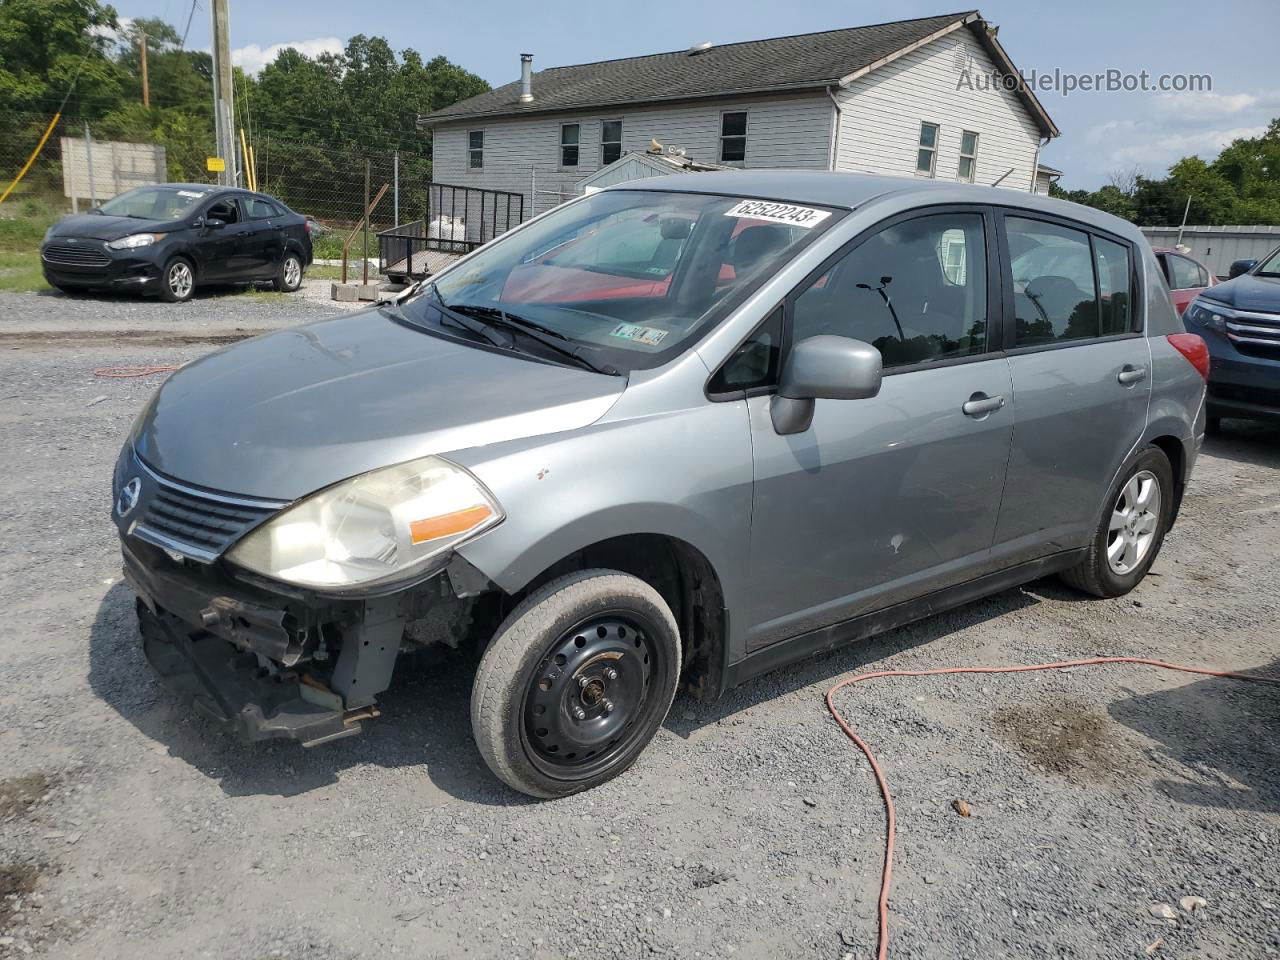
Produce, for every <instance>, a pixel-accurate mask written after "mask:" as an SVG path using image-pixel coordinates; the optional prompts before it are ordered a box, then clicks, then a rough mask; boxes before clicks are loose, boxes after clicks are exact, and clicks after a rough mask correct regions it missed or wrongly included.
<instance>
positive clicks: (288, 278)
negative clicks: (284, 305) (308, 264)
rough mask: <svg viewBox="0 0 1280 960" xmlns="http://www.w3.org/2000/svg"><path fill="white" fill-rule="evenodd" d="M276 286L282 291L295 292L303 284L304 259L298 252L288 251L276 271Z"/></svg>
mask: <svg viewBox="0 0 1280 960" xmlns="http://www.w3.org/2000/svg"><path fill="white" fill-rule="evenodd" d="M274 286H275V288H276V289H277V290H279V291H280V292H281V293H293V291H295V290H297V289H298V288H299V287H300V286H302V259H301V258H300V257H299V256H298V255H297V254H296V253H286V254H285V255H284V259H283V260H281V261H280V269H279V270H278V271H277V272H276V278H275V281H274Z"/></svg>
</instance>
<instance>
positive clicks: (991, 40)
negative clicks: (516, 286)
mask: <svg viewBox="0 0 1280 960" xmlns="http://www.w3.org/2000/svg"><path fill="white" fill-rule="evenodd" d="M996 32H997V30H996V28H994V27H992V26H990V25H989V24H988V23H987V22H986V21H985V20H983V19H982V17H981V15H980V14H979V13H978V12H977V11H971V12H968V13H960V14H949V15H946V16H939V17H927V18H923V19H918V20H903V21H897V22H894V23H883V24H875V25H872V26H865V27H851V28H848V29H843V30H828V31H824V32H822V33H809V34H802V35H799V36H791V37H778V38H775V39H771V40H753V41H749V42H745V43H732V44H724V45H721V46H712V45H709V44H703V45H700V46H697V47H694V48H692V49H690V50H682V51H678V52H674V53H659V54H653V55H651V56H644V57H629V58H626V59H622V60H606V61H602V62H598V63H586V64H579V65H577V66H568V67H552V68H550V69H547V70H542V71H539V72H537V73H534V72H532V66H531V65H532V59H533V58H532V56H530V55H529V54H524V55H522V57H521V60H522V62H523V76H522V78H521V80H518V81H515V82H513V83H509V84H507V85H505V86H502V87H498V88H497V89H494V90H490V91H489V92H487V93H483V94H480V95H479V96H476V97H471V98H470V99H468V100H463V101H460V102H459V103H456V104H453V105H452V106H450V107H446V108H445V109H443V110H438V111H436V112H435V113H431V114H427V115H426V116H423V117H421V118H420V120H419V122H420V123H421V124H423V125H425V126H429V127H431V128H432V129H433V131H434V146H433V158H434V163H433V179H434V180H435V181H436V182H437V183H447V184H457V185H462V186H470V187H481V188H485V189H491V190H505V191H510V192H512V193H518V194H522V195H523V196H524V197H525V201H526V202H525V207H524V209H525V210H526V211H527V213H526V215H530V214H531V213H533V212H541V211H542V210H545V209H547V208H548V207H550V206H552V205H554V204H555V203H558V202H559V201H560V200H561V199H565V198H567V197H569V196H572V195H575V194H577V193H579V192H580V190H579V189H578V184H579V182H580V181H581V180H583V179H584V178H586V177H588V176H589V175H591V174H592V173H594V172H596V171H598V170H599V169H600V168H601V167H603V166H607V165H608V164H610V163H613V162H615V161H616V160H618V159H619V158H620V157H623V156H625V155H626V154H628V153H631V152H643V151H644V150H646V149H647V148H648V146H649V144H650V141H651V140H658V141H659V142H661V143H662V144H664V145H667V146H669V147H678V148H682V149H683V150H684V152H685V154H686V155H687V156H688V157H689V158H691V159H693V160H695V161H699V162H705V163H716V164H728V165H734V166H743V167H795V168H807V169H817V170H848V171H856V172H863V173H881V174H894V175H900V176H907V177H909V176H916V177H934V178H938V179H948V180H961V181H972V182H974V183H981V184H999V185H1000V186H1004V187H1009V188H1012V189H1015V190H1023V191H1032V190H1034V189H1035V188H1036V181H1037V166H1038V164H1039V158H1040V149H1041V147H1042V146H1043V145H1044V144H1045V143H1047V142H1048V141H1049V139H1050V138H1052V137H1055V136H1057V135H1058V128H1057V127H1056V126H1055V125H1054V123H1053V121H1052V120H1051V119H1050V118H1049V115H1048V114H1047V113H1046V112H1045V110H1044V107H1043V106H1041V104H1040V103H1039V101H1038V100H1037V99H1036V97H1035V95H1034V94H1033V93H1032V92H1031V91H1030V90H1029V89H1027V88H1025V87H1024V86H1023V85H1022V84H1021V83H1018V82H1014V81H1016V79H1017V78H1018V72H1017V69H1016V68H1015V67H1014V65H1013V63H1012V61H1011V60H1010V59H1009V57H1008V55H1007V54H1006V53H1005V52H1004V49H1003V48H1002V47H1001V46H1000V43H999V42H998V41H997V39H996ZM1042 183H1043V181H1042ZM1042 189H1043V187H1042Z"/></svg>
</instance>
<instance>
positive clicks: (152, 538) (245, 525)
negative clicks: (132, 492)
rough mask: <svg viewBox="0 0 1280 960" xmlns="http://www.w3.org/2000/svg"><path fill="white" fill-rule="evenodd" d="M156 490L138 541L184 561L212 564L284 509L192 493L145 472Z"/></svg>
mask: <svg viewBox="0 0 1280 960" xmlns="http://www.w3.org/2000/svg"><path fill="white" fill-rule="evenodd" d="M145 469H146V470H147V473H148V474H150V477H151V480H152V481H153V483H152V484H149V485H148V486H149V487H150V490H149V491H148V492H147V494H146V495H145V496H144V501H145V502H144V503H143V504H142V505H141V506H142V514H141V516H140V517H139V519H138V522H137V524H136V525H135V526H134V528H133V534H134V536H136V537H138V538H139V539H141V540H145V541H147V542H148V543H153V544H155V545H156V546H159V547H164V548H166V549H169V550H174V551H176V552H178V553H180V554H182V555H183V556H185V557H190V558H191V559H193V560H200V561H202V562H204V563H212V562H213V561H214V560H216V559H217V558H218V557H219V556H221V555H222V553H223V552H224V551H226V550H227V549H228V548H229V547H231V545H232V544H234V543H235V542H236V541H237V540H239V539H240V538H241V537H243V536H244V535H245V534H246V533H248V532H249V531H250V530H252V529H253V528H254V527H256V526H257V525H258V524H260V523H262V521H264V520H266V519H267V518H268V517H271V516H273V515H274V514H276V513H278V512H279V511H280V510H281V509H282V508H283V507H285V506H287V504H286V503H284V502H282V501H276V500H260V499H257V498H252V497H238V496H235V495H232V494H224V493H215V492H213V491H204V490H199V489H196V488H194V487H188V486H186V485H185V484H181V483H179V482H177V481H176V480H172V479H170V478H168V477H165V476H161V475H160V474H158V473H156V471H154V470H152V469H150V468H149V467H148V468H145Z"/></svg>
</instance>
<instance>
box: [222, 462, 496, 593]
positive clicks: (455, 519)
mask: <svg viewBox="0 0 1280 960" xmlns="http://www.w3.org/2000/svg"><path fill="white" fill-rule="evenodd" d="M501 519H502V510H501V508H500V507H499V506H498V504H497V501H495V500H494V499H493V497H492V496H490V495H489V492H488V491H487V490H485V488H484V487H483V486H481V485H480V482H479V481H478V480H476V478H475V477H473V476H472V475H471V474H470V473H468V472H467V471H466V470H464V469H462V468H461V467H458V466H455V465H454V464H452V463H449V462H448V461H447V460H441V459H440V458H439V457H424V458H423V459H421V460H412V461H410V462H409V463H402V464H398V465H397V466H394V467H386V468H384V469H382V470H374V471H372V472H370V473H365V474H361V475H360V476H358V477H352V478H351V479H350V480H344V481H342V482H341V483H338V484H335V485H334V486H332V487H329V488H328V489H327V490H321V491H320V492H319V493H315V494H312V495H311V496H310V497H308V498H306V499H305V500H303V501H301V502H300V503H298V504H295V505H294V506H292V507H290V508H289V509H288V510H285V511H284V512H283V513H281V514H280V515H279V516H277V517H275V518H273V519H272V520H269V521H268V522H267V523H265V524H263V525H262V526H261V527H259V528H258V529H257V530H255V531H253V533H251V534H249V535H248V536H247V537H245V538H244V540H242V541H240V543H238V544H237V545H236V546H235V547H234V548H233V549H232V550H231V552H230V553H228V554H227V559H228V560H230V561H231V562H232V563H235V564H237V565H239V566H241V567H244V568H245V569H246V570H250V571H252V572H254V573H259V574H262V575H263V576H267V577H272V578H274V579H276V580H284V581H286V582H288V583H292V584H296V585H298V586H303V587H317V588H324V587H353V586H371V585H374V584H377V583H378V582H380V581H384V580H398V579H401V578H403V577H407V576H409V575H410V574H412V573H413V572H414V571H415V570H416V569H420V568H422V567H425V566H426V565H427V563H428V561H430V560H431V559H432V558H433V557H436V556H438V555H439V554H441V553H443V552H444V551H446V550H448V549H449V548H450V547H452V546H454V545H455V544H457V543H459V542H461V541H462V540H465V539H467V538H468V537H472V536H475V535H476V534H477V533H479V532H480V531H482V530H487V529H488V528H489V527H491V526H493V525H494V524H495V523H497V522H498V521H500V520H501Z"/></svg>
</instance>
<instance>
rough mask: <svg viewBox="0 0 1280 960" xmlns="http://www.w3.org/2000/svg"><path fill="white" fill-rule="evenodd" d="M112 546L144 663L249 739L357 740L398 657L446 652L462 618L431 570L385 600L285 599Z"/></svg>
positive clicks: (157, 555)
mask: <svg viewBox="0 0 1280 960" xmlns="http://www.w3.org/2000/svg"><path fill="white" fill-rule="evenodd" d="M121 545H122V554H123V560H124V575H125V579H126V580H127V581H128V583H129V584H130V585H131V586H132V587H133V589H134V591H135V592H136V593H137V595H138V618H139V625H140V629H141V633H142V644H143V651H144V653H145V655H146V658H147V660H148V662H149V663H150V664H151V666H152V667H153V668H154V669H155V671H156V672H157V673H158V674H159V676H160V678H161V680H162V681H163V682H164V683H165V685H166V686H167V687H168V688H169V689H170V690H172V691H173V692H175V693H176V694H178V695H179V696H181V697H182V698H183V699H185V700H187V701H188V702H190V703H191V704H192V705H193V706H194V707H195V708H196V709H197V710H198V711H199V712H200V713H202V714H204V715H205V716H207V717H209V718H210V719H212V720H214V721H215V722H217V723H219V724H221V725H222V726H224V727H226V728H227V729H228V730H230V731H232V732H234V733H236V734H238V735H239V736H241V737H243V738H244V739H246V740H250V741H255V740H269V739H288V740H296V741H298V742H300V743H302V744H303V745H304V746H314V745H316V744H320V743H325V742H328V741H330V740H335V739H338V738H340V737H345V736H351V735H353V734H356V733H359V732H360V729H361V723H362V721H365V720H368V719H371V718H373V717H376V716H377V715H378V708H377V705H376V698H377V696H378V695H379V694H380V693H382V692H383V691H384V690H385V689H386V688H387V687H388V686H389V685H390V682H391V676H392V673H393V671H394V668H395V664H396V659H397V656H398V655H399V653H400V652H401V650H402V649H403V648H405V647H406V646H408V647H413V646H415V645H419V646H420V645H422V644H421V643H417V642H415V640H414V639H413V638H415V637H418V638H422V637H425V636H430V637H431V638H432V640H433V641H434V642H444V643H446V644H448V645H450V646H456V637H457V634H458V633H459V632H460V630H461V628H462V627H464V626H465V625H466V624H468V623H469V619H470V618H469V603H468V602H467V601H466V600H463V599H461V598H460V597H459V596H458V595H457V594H456V593H455V589H454V586H453V584H454V582H455V580H456V577H454V576H451V575H450V574H447V573H445V572H443V571H442V572H440V573H438V574H437V575H436V576H435V577H432V578H429V579H427V580H425V581H423V582H421V583H419V584H417V585H416V586H415V588H414V589H412V590H407V591H405V592H403V593H399V594H394V595H391V596H386V597H377V598H370V599H363V600H351V599H325V598H321V597H307V596H302V595H298V596H287V597H286V596H283V595H277V594H274V593H270V592H267V591H265V590H260V589H257V588H255V587H253V586H251V585H249V584H244V583H241V582H240V581H238V580H235V579H233V578H231V577H228V576H226V575H225V574H223V573H221V572H220V571H219V570H218V569H217V567H210V566H206V565H202V564H197V563H195V562H194V561H178V560H174V559H172V558H171V557H169V556H168V555H167V554H166V553H165V552H164V551H163V550H161V549H159V548H157V547H155V546H153V545H151V544H149V543H145V542H142V541H140V540H137V539H136V538H133V537H127V536H126V537H124V538H122V544H121ZM424 624H428V625H430V627H431V628H428V627H424ZM406 628H408V629H406Z"/></svg>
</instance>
